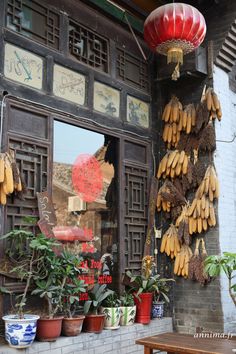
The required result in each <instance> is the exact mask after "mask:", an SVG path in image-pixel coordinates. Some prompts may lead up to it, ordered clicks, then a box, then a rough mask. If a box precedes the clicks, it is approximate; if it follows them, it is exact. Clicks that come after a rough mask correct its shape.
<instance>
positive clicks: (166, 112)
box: [162, 103, 171, 122]
mask: <svg viewBox="0 0 236 354" xmlns="http://www.w3.org/2000/svg"><path fill="white" fill-rule="evenodd" d="M170 112H171V105H170V103H167V105H166V106H165V108H164V111H163V114H162V120H164V121H165V122H168V121H169V119H170Z"/></svg>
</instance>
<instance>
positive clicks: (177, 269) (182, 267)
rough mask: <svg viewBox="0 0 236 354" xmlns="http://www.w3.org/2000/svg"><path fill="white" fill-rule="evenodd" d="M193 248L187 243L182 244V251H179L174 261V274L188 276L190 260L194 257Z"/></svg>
mask: <svg viewBox="0 0 236 354" xmlns="http://www.w3.org/2000/svg"><path fill="white" fill-rule="evenodd" d="M192 254H193V253H192V250H191V248H190V247H189V246H187V245H185V244H184V245H182V246H181V249H180V252H178V253H177V256H176V258H175V263H174V274H176V275H179V276H183V277H185V278H187V277H188V266H189V260H190V258H191V257H192Z"/></svg>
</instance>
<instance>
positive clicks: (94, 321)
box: [83, 315, 105, 333]
mask: <svg viewBox="0 0 236 354" xmlns="http://www.w3.org/2000/svg"><path fill="white" fill-rule="evenodd" d="M104 322H105V315H86V316H85V319H84V324H83V331H84V332H89V333H100V332H102V330H103V327H104Z"/></svg>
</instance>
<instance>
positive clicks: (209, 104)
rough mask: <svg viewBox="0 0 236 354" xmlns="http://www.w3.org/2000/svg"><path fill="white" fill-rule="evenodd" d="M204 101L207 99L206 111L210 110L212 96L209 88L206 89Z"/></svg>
mask: <svg viewBox="0 0 236 354" xmlns="http://www.w3.org/2000/svg"><path fill="white" fill-rule="evenodd" d="M206 101H207V109H208V111H210V110H211V107H212V96H211V90H210V89H208V90H207V93H206Z"/></svg>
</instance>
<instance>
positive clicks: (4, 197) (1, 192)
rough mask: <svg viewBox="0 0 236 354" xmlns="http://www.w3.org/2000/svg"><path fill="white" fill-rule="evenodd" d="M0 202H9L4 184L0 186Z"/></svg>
mask: <svg viewBox="0 0 236 354" xmlns="http://www.w3.org/2000/svg"><path fill="white" fill-rule="evenodd" d="M0 204H2V205H6V204H7V195H6V193H5V192H4V190H3V184H1V186H0Z"/></svg>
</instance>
